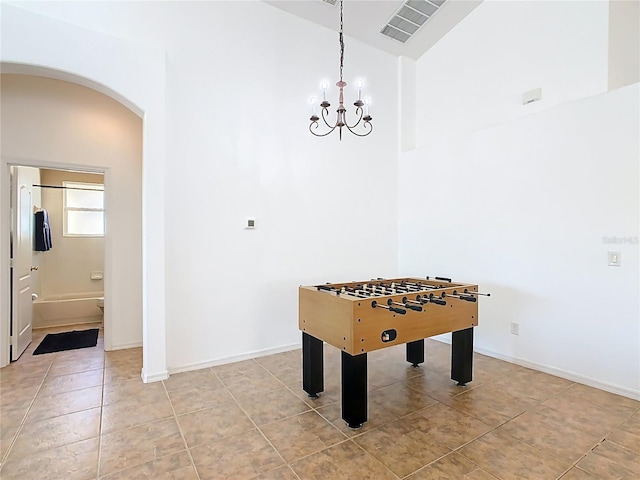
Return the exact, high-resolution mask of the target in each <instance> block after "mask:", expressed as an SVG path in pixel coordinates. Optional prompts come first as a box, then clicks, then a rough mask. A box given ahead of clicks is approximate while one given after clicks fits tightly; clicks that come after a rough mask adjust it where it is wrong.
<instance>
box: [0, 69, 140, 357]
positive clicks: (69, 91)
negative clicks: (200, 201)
mask: <svg viewBox="0 0 640 480" xmlns="http://www.w3.org/2000/svg"><path fill="white" fill-rule="evenodd" d="M0 78H1V92H2V94H1V96H0V99H1V116H0V128H1V129H2V145H1V150H0V153H1V155H2V158H3V160H4V161H7V162H12V163H16V164H18V165H21V164H31V165H37V166H48V167H54V166H61V165H85V166H86V167H87V168H91V169H94V170H99V171H104V172H106V186H105V206H106V210H107V212H106V228H107V230H106V235H107V237H105V238H107V240H108V242H109V244H110V248H111V251H112V255H110V257H109V258H110V261H109V262H108V264H107V265H105V269H104V272H105V273H104V274H105V278H109V277H111V276H113V278H117V279H118V281H117V282H112V283H110V284H109V285H110V287H111V288H110V289H108V290H107V292H106V295H105V312H106V314H105V316H106V319H105V328H107V329H109V330H110V332H109V334H110V339H111V344H110V345H109V347H110V348H114V349H117V348H123V347H126V346H132V345H140V344H141V342H142V294H141V289H142V280H141V272H142V267H141V262H142V252H141V250H142V229H141V212H142V205H141V188H140V186H141V154H142V152H141V148H142V147H141V145H142V124H141V120H140V118H139V117H138V116H137V115H135V114H134V113H132V112H131V111H130V110H128V109H127V108H125V107H123V106H122V105H121V104H119V103H118V102H116V101H115V100H113V99H111V98H109V97H107V96H105V95H103V94H100V93H97V92H95V91H94V90H91V89H89V88H86V87H81V86H79V85H75V84H72V83H68V82H64V81H60V80H53V79H47V78H43V77H34V76H28V75H11V74H3V75H2V76H1V77H0ZM42 177H43V178H46V176H45V175H43V176H42ZM101 178H102V177H101ZM57 195H60V193H59V192H57ZM45 199H46V194H45V195H44V196H43V200H42V201H44V200H45ZM54 210H55V209H54ZM54 220H55V217H54ZM2 227H3V231H4V228H5V226H4V225H2ZM60 229H61V225H60V226H59V227H58V230H57V231H58V233H60ZM56 243H57V245H56ZM55 252H59V253H68V249H66V248H65V247H64V246H63V245H61V244H60V242H59V241H58V242H54V248H53V249H52V250H51V251H50V252H45V253H43V254H40V264H41V265H42V267H43V269H44V272H43V273H44V275H46V274H47V272H46V270H47V269H49V270H55V269H57V270H60V269H64V270H68V269H72V267H71V265H72V262H70V261H69V259H68V258H67V259H66V260H65V259H63V263H64V265H61V264H58V263H56V262H55V261H54V260H53V259H51V258H47V257H46V255H47V254H50V253H53V254H54V255H58V254H57V253H55ZM119 272H122V273H119ZM86 275H87V276H88V275H89V272H88V271H87V272H86ZM67 285H68V284H66V283H65V282H62V281H60V280H58V281H57V282H56V285H55V286H54V285H50V284H48V283H47V282H46V281H45V280H44V279H42V282H41V287H42V292H41V293H42V294H45V295H46V294H49V293H65V292H60V291H58V289H59V288H64V287H65V286H67ZM76 285H77V284H76Z"/></svg>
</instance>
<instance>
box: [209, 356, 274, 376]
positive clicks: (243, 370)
mask: <svg viewBox="0 0 640 480" xmlns="http://www.w3.org/2000/svg"><path fill="white" fill-rule="evenodd" d="M212 370H213V373H215V374H216V375H218V377H219V378H220V379H221V380H224V379H226V378H230V377H236V376H238V375H245V376H247V375H248V376H255V375H265V374H266V373H267V372H266V370H265V369H264V368H263V367H262V366H261V365H260V364H259V363H258V362H257V361H255V360H243V361H242V362H235V363H228V364H226V365H219V366H217V367H212Z"/></svg>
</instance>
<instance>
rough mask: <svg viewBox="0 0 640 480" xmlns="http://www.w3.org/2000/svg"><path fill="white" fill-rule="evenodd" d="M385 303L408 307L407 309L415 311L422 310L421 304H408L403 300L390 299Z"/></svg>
mask: <svg viewBox="0 0 640 480" xmlns="http://www.w3.org/2000/svg"><path fill="white" fill-rule="evenodd" d="M387 305H398V306H400V307H404V308H408V309H410V310H413V311H415V312H421V311H422V306H419V305H408V304H407V302H404V303H400V302H394V301H393V300H391V299H389V300H387Z"/></svg>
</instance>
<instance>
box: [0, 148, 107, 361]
mask: <svg viewBox="0 0 640 480" xmlns="http://www.w3.org/2000/svg"><path fill="white" fill-rule="evenodd" d="M1 164H2V165H3V168H4V172H2V173H3V175H0V178H2V182H1V183H0V226H1V227H2V229H1V230H2V232H3V233H2V234H3V235H5V234H6V235H7V236H12V235H13V234H12V233H10V230H11V228H10V227H11V206H10V204H11V194H10V181H11V180H10V175H9V169H10V167H33V168H45V169H48V170H69V171H75V172H83V173H99V174H103V175H104V189H105V192H106V191H107V190H108V189H111V182H112V172H111V170H110V168H108V167H96V166H89V165H81V164H72V163H64V162H51V161H47V160H34V159H27V158H17V157H3V158H2V162H1ZM104 216H105V219H104V221H105V235H104V296H105V298H107V297H110V296H111V295H112V289H113V275H111V269H112V265H111V261H112V259H113V257H114V252H113V245H112V241H111V236H110V235H109V234H108V232H109V229H108V228H107V226H108V224H109V218H110V215H109V209H108V205H107V204H106V199H105V215H104ZM8 246H9V243H8V242H7V247H8ZM3 250H5V249H3ZM0 255H1V256H3V258H6V262H4V264H5V265H6V268H3V269H2V271H1V272H0V274H1V275H2V276H3V277H5V278H6V280H7V282H6V285H7V290H8V291H6V292H3V293H5V295H4V296H3V297H4V298H7V299H10V298H11V295H12V294H13V292H12V291H11V282H10V281H9V280H10V276H11V268H10V267H9V249H8V248H6V251H2V252H0ZM0 263H3V262H0ZM0 296H2V295H0ZM2 304H3V305H2V309H3V310H5V312H3V313H4V315H0V366H4V365H5V364H8V363H10V359H9V345H10V342H11V336H10V330H11V321H12V319H11V309H10V302H2ZM103 318H104V319H103V327H104V349H105V351H109V350H112V347H113V330H112V326H113V324H112V312H111V309H108V308H105V311H104V317H103ZM5 362H6V363H5Z"/></svg>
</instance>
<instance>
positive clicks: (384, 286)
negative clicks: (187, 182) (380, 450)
mask: <svg viewBox="0 0 640 480" xmlns="http://www.w3.org/2000/svg"><path fill="white" fill-rule="evenodd" d="M479 295H488V294H481V293H478V286H477V285H475V284H467V283H456V282H451V280H450V279H445V278H440V277H435V278H434V277H431V278H430V277H426V279H420V278H413V277H403V278H395V279H376V280H371V281H366V282H348V283H333V284H331V283H330V284H324V285H313V286H301V287H300V288H299V317H298V325H299V328H300V330H301V331H302V384H303V389H304V391H305V392H306V393H307V394H308V395H309V396H310V397H312V398H317V397H318V396H319V394H320V393H321V392H322V391H323V390H324V365H323V345H324V342H326V343H328V344H330V345H333V346H334V347H336V348H338V349H340V350H341V352H342V353H341V384H342V418H343V420H344V421H345V422H346V423H347V424H348V425H349V427H351V428H359V427H360V426H362V424H363V423H364V422H366V421H367V352H371V351H375V350H379V349H382V348H387V347H391V346H394V345H398V344H406V360H407V362H409V363H411V364H412V365H413V366H414V367H417V366H419V365H420V364H421V363H423V362H424V339H425V338H428V337H432V336H434V335H440V334H443V333H448V332H452V346H451V379H452V380H455V381H456V382H458V385H466V384H467V383H468V382H470V381H471V380H472V370H473V328H474V327H476V326H477V325H478V303H477V299H478V296H479Z"/></svg>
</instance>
